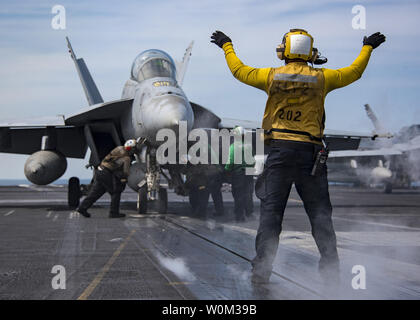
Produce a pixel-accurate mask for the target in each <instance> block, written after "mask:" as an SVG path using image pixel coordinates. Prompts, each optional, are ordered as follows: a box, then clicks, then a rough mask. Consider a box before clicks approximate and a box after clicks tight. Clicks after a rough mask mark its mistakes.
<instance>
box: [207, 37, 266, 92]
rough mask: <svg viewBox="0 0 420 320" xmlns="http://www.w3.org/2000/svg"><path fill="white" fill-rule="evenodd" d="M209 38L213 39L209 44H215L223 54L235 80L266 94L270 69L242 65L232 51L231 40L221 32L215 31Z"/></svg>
mask: <svg viewBox="0 0 420 320" xmlns="http://www.w3.org/2000/svg"><path fill="white" fill-rule="evenodd" d="M211 38H212V39H213V40H212V41H211V42H213V43H215V44H217V45H218V46H219V47H220V48H222V49H223V51H224V52H225V58H226V62H227V65H228V67H229V69H230V71H231V72H232V74H233V76H234V77H235V78H236V79H238V80H239V81H241V82H243V83H245V84H247V85H250V86H253V87H255V88H258V89H261V90H264V91H266V92H267V90H268V83H267V81H268V75H269V73H270V71H271V68H252V67H249V66H247V65H244V64H243V63H242V61H241V60H239V58H238V57H237V56H236V54H235V51H234V50H233V45H232V40H231V39H230V38H229V37H228V36H226V35H225V34H224V33H223V32H221V31H216V32H214V33H213V35H212V36H211Z"/></svg>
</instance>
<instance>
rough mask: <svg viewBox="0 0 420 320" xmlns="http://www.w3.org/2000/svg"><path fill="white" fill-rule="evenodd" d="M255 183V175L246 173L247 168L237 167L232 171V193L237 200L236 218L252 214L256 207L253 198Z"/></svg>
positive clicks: (235, 200)
mask: <svg viewBox="0 0 420 320" xmlns="http://www.w3.org/2000/svg"><path fill="white" fill-rule="evenodd" d="M253 185H254V181H253V176H251V175H246V174H245V169H236V170H234V171H233V172H232V195H233V199H234V202H235V209H234V212H235V218H236V219H241V218H244V216H245V215H248V216H249V215H251V214H252V211H253V207H254V204H253V200H252V194H253V191H252V188H253Z"/></svg>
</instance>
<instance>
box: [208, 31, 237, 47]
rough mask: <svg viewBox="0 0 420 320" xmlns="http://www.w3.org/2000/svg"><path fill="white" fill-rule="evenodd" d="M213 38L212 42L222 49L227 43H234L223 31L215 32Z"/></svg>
mask: <svg viewBox="0 0 420 320" xmlns="http://www.w3.org/2000/svg"><path fill="white" fill-rule="evenodd" d="M211 38H212V39H213V40H211V41H210V42H213V43H215V44H217V45H218V46H219V47H220V48H222V47H223V45H224V44H225V43H226V42H232V40H230V38H229V37H228V36H227V35H225V34H224V33H223V32H222V31H215V32H213V34H212V36H211Z"/></svg>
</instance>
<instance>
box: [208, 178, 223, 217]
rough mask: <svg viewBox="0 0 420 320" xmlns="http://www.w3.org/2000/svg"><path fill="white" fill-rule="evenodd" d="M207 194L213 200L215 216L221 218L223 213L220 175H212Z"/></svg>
mask: <svg viewBox="0 0 420 320" xmlns="http://www.w3.org/2000/svg"><path fill="white" fill-rule="evenodd" d="M208 188H209V192H210V194H211V198H212V199H213V204H214V209H215V210H216V215H217V216H222V215H224V213H225V208H224V205H223V196H222V191H221V189H222V175H221V174H217V175H214V176H213V177H212V178H211V179H210V181H209V182H208Z"/></svg>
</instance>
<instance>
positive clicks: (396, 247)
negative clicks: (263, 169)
mask: <svg viewBox="0 0 420 320" xmlns="http://www.w3.org/2000/svg"><path fill="white" fill-rule="evenodd" d="M168 195H169V204H168V213H167V214H157V213H154V212H153V211H150V212H149V213H148V214H142V215H140V214H137V212H136V199H137V194H136V193H134V192H132V191H130V190H126V191H125V192H124V193H123V194H122V205H121V206H122V209H121V212H123V213H125V214H126V215H127V216H126V218H124V219H109V218H108V206H109V198H108V197H107V196H104V197H103V198H102V199H100V200H99V201H98V202H97V204H96V206H94V207H93V208H91V209H90V210H89V211H90V212H91V214H92V217H91V218H90V219H86V218H84V217H83V216H80V215H79V214H77V213H76V212H74V211H72V210H70V209H69V208H68V207H67V204H66V202H67V187H66V186H58V185H57V186H47V187H39V186H33V185H21V186H2V187H0V299H47V300H50V299H51V300H54V299H79V300H91V299H141V300H144V299H146V300H150V299H152V300H154V299H164V300H167V299H169V300H184V299H200V300H202V299H206V300H249V299H255V300H260V299H264V300H265V299H270V300H272V299H276V300H277V299H416V300H418V299H420V190H412V189H410V190H409V189H406V190H403V189H401V190H395V191H394V192H393V193H392V194H384V193H382V190H379V189H368V188H360V189H358V188H349V187H340V186H331V187H330V195H331V201H332V204H333V221H334V226H335V230H336V234H337V241H338V252H339V255H340V260H341V262H340V263H341V265H340V271H341V272H340V277H341V278H340V282H339V283H332V282H331V279H329V278H328V276H327V277H322V276H321V275H320V274H319V272H318V259H319V254H318V250H317V248H316V245H315V242H314V240H313V238H312V235H311V230H310V224H309V220H308V218H307V216H306V214H305V211H304V208H303V204H302V202H301V201H300V199H299V197H298V195H297V193H296V191H295V190H294V189H293V191H292V193H291V196H290V198H289V202H288V206H287V209H286V212H285V218H284V222H283V232H282V234H281V237H280V246H279V250H278V253H277V256H276V260H275V264H274V272H273V274H272V276H271V281H270V283H269V284H262V285H253V284H252V283H251V281H250V275H251V263H250V261H251V259H252V258H253V257H254V255H255V249H254V242H255V236H256V233H257V227H258V215H259V201H258V200H257V199H256V198H255V201H254V206H255V217H254V218H253V219H248V220H247V221H246V222H241V223H236V222H235V220H234V217H233V199H232V196H231V194H230V192H223V198H224V200H225V209H226V212H227V213H226V215H225V216H223V217H214V216H213V211H214V209H213V204H212V202H211V201H210V202H209V207H208V217H207V218H206V219H204V218H203V217H196V216H192V214H191V213H190V207H189V203H188V198H187V197H180V196H177V195H175V194H174V193H171V192H169V194H168ZM151 209H153V208H151ZM57 268H58V269H57ZM57 270H59V271H57ZM63 270H64V272H65V275H64V276H63V278H61V282H60V285H59V287H58V288H57V278H55V277H56V276H57V275H63ZM54 284H55V285H54Z"/></svg>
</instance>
